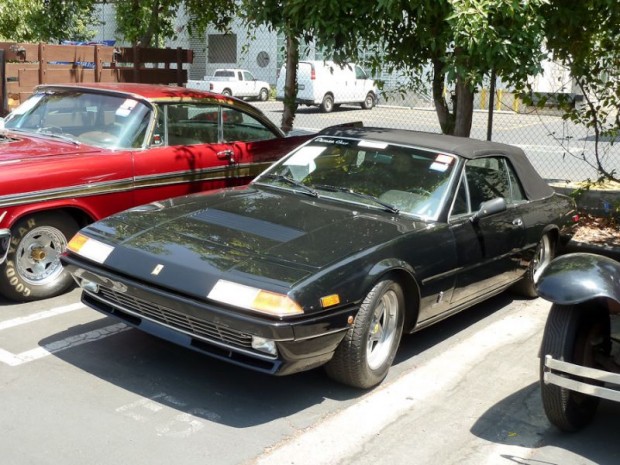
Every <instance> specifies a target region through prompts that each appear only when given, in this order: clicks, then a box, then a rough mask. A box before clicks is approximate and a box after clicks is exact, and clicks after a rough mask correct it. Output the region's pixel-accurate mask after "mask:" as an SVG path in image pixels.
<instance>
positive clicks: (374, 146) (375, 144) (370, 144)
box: [357, 140, 389, 149]
mask: <svg viewBox="0 0 620 465" xmlns="http://www.w3.org/2000/svg"><path fill="white" fill-rule="evenodd" d="M388 145H389V144H388V143H387V142H373V141H370V140H361V141H360V143H359V144H357V146H358V147H366V148H368V149H385V148H387V146H388Z"/></svg>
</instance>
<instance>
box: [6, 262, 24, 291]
mask: <svg viewBox="0 0 620 465" xmlns="http://www.w3.org/2000/svg"><path fill="white" fill-rule="evenodd" d="M4 274H5V276H6V277H7V278H9V284H10V285H11V286H13V287H14V288H15V290H16V291H17V292H19V293H20V294H22V295H23V296H24V297H28V296H29V295H30V288H29V287H27V286H25V285H24V284H23V283H21V282H19V279H18V278H17V271H15V262H13V260H7V261H6V269H5V272H4Z"/></svg>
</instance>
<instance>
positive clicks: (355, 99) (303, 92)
mask: <svg viewBox="0 0 620 465" xmlns="http://www.w3.org/2000/svg"><path fill="white" fill-rule="evenodd" d="M285 82H286V67H285V66H282V68H281V70H280V73H279V74H278V80H277V82H276V99H277V100H280V101H282V100H284V83H285ZM378 95H379V91H378V90H377V86H376V84H375V81H373V80H372V79H371V78H370V77H369V76H368V74H366V71H364V69H363V68H362V67H361V66H359V65H356V64H355V63H345V64H337V63H334V62H333V61H300V62H299V64H298V65H297V97H296V102H297V103H298V104H300V105H307V106H319V107H320V109H321V111H323V112H325V113H329V112H331V111H333V110H334V108H337V107H339V106H340V105H342V104H355V105H360V106H361V107H362V108H363V109H366V110H370V109H372V108H373V107H374V106H375V104H376V103H377V96H378Z"/></svg>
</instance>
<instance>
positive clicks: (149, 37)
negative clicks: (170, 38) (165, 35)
mask: <svg viewBox="0 0 620 465" xmlns="http://www.w3.org/2000/svg"><path fill="white" fill-rule="evenodd" d="M134 5H136V6H135V8H136V9H135V10H134V11H139V8H140V7H139V2H138V3H136V2H134ZM160 9H161V4H160V2H159V1H158V0H157V1H154V2H153V4H152V7H151V16H150V17H149V22H148V27H147V29H146V30H145V31H144V34H142V36H141V37H140V39H139V44H138V45H140V46H141V47H150V46H151V42H152V41H153V36H154V35H155V29H156V27H157V23H158V22H159V12H160ZM155 46H157V44H155Z"/></svg>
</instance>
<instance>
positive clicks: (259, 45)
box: [100, 5, 620, 181]
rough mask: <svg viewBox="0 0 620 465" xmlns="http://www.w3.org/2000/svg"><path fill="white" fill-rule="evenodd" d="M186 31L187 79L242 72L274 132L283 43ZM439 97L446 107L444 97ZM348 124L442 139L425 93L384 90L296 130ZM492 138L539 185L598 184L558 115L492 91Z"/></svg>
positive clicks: (481, 134)
mask: <svg viewBox="0 0 620 465" xmlns="http://www.w3.org/2000/svg"><path fill="white" fill-rule="evenodd" d="M104 6H105V5H104ZM102 18H103V19H105V20H104V22H103V24H102V26H101V28H102V30H101V33H100V35H101V36H102V37H100V39H105V38H108V37H103V36H109V35H110V34H111V32H112V31H113V30H114V25H113V22H114V20H113V7H112V6H109V7H105V8H104V9H102ZM185 24H186V19H185V17H184V16H183V15H180V16H179V18H178V19H177V32H178V37H177V39H175V40H172V41H168V43H166V44H165V46H168V47H172V48H176V47H183V48H190V49H192V50H193V53H194V62H193V64H192V65H190V66H189V69H188V75H189V78H190V79H203V78H205V77H206V76H209V75H212V74H213V72H214V71H215V69H218V68H243V69H247V70H249V71H250V72H251V73H253V75H254V76H255V77H256V78H257V79H259V80H264V81H267V82H268V83H269V84H270V85H271V87H272V94H271V99H270V100H269V101H268V102H256V106H258V107H259V108H261V109H262V110H263V111H264V112H265V113H266V114H267V116H268V117H269V118H271V119H272V120H273V121H274V122H275V123H276V124H278V125H280V123H281V116H282V103H281V102H277V101H276V100H275V87H276V82H277V78H278V74H279V70H280V68H281V66H282V65H283V64H284V43H285V41H284V37H283V36H282V35H281V34H277V33H276V32H274V31H271V30H269V29H267V28H257V29H255V30H253V31H251V34H248V31H247V30H246V29H245V28H244V27H243V26H241V25H240V24H236V25H233V27H232V29H231V31H230V32H229V33H228V34H225V35H224V34H221V33H220V32H219V31H215V30H213V31H207V33H206V34H205V35H204V36H201V37H196V36H190V35H189V31H188V30H187V28H186V27H185ZM160 45H161V44H160ZM300 56H301V59H302V60H306V59H313V60H323V59H324V58H326V57H324V56H323V55H322V54H321V52H320V50H317V49H313V48H312V47H307V48H304V49H302V50H301V53H300ZM376 78H377V79H381V80H383V81H385V89H393V88H394V87H395V86H396V84H397V82H398V81H399V78H398V77H397V76H395V75H390V74H387V73H382V74H381V75H380V76H377V77H376ZM446 97H447V100H448V101H450V98H449V97H450V96H449V95H447V96H446ZM489 97H490V96H489V91H488V89H480V90H479V92H478V93H477V94H476V97H475V102H474V108H475V110H474V117H473V126H472V130H471V137H472V138H476V139H482V140H484V139H486V138H487V132H488V120H489V101H490V98H489ZM345 100H346V99H345ZM616 111H617V110H616ZM350 121H363V123H364V124H365V125H366V126H379V127H390V128H403V129H412V130H419V131H429V132H441V131H440V126H439V123H438V120H437V116H436V114H435V110H434V104H433V101H432V99H431V98H430V92H427V93H414V92H409V93H407V94H405V95H400V94H398V93H396V92H390V91H389V90H386V91H383V92H381V94H380V95H379V99H378V105H377V106H375V108H373V109H372V110H371V111H368V110H362V109H361V107H360V105H354V106H352V105H346V104H343V105H341V106H339V105H336V108H335V109H334V111H333V112H330V113H323V112H321V111H320V110H319V109H318V108H317V107H306V106H303V105H302V106H300V107H299V108H298V111H297V116H296V119H295V128H304V129H310V130H320V129H322V128H324V127H327V126H331V125H334V124H338V123H343V122H350ZM491 139H492V140H494V141H497V142H503V143H507V144H512V145H517V146H519V147H521V148H523V149H524V151H525V152H526V154H527V155H528V157H529V158H530V160H531V161H532V164H533V165H534V166H535V167H536V169H537V170H538V171H539V173H540V174H541V175H542V176H543V177H545V178H546V179H550V180H559V181H584V180H587V179H591V180H595V179H597V178H598V177H599V176H598V172H597V169H596V166H597V162H596V157H595V150H596V148H595V145H596V144H595V137H594V134H593V132H592V131H591V130H588V129H587V128H585V127H582V126H577V125H575V124H573V123H571V122H569V121H565V120H563V119H562V116H561V114H560V113H559V111H558V110H554V109H552V108H545V109H538V108H535V107H528V106H526V105H524V104H523V102H521V101H520V100H519V99H518V98H517V97H516V96H515V95H514V94H513V93H511V92H509V91H508V90H506V89H498V90H497V91H496V95H495V104H494V108H493V125H492V128H491ZM598 145H599V146H598V152H599V159H600V160H601V163H602V165H603V166H604V168H605V169H606V171H608V172H612V171H614V170H615V171H616V173H620V148H619V146H618V145H617V144H614V143H613V140H608V139H607V140H600V141H599V144H598Z"/></svg>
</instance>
